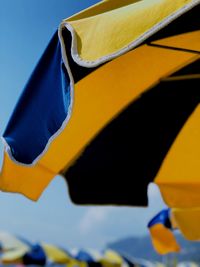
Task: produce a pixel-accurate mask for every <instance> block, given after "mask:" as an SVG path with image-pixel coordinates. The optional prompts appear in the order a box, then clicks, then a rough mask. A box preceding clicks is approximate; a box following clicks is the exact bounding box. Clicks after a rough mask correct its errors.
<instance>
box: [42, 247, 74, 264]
mask: <svg viewBox="0 0 200 267" xmlns="http://www.w3.org/2000/svg"><path fill="white" fill-rule="evenodd" d="M41 247H42V248H43V250H44V253H45V255H46V258H47V259H48V261H49V262H51V263H58V264H64V263H68V262H70V261H71V256H70V255H69V253H67V252H66V251H65V250H63V249H61V248H59V247H57V246H54V245H51V244H46V243H42V244H41Z"/></svg>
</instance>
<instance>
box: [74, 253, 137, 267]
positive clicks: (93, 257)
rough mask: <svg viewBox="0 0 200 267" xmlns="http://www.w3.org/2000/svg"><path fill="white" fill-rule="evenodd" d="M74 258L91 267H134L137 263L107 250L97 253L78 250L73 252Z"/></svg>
mask: <svg viewBox="0 0 200 267" xmlns="http://www.w3.org/2000/svg"><path fill="white" fill-rule="evenodd" d="M72 255H73V257H74V258H75V259H76V260H78V261H79V262H85V263H86V264H87V266H90V267H121V266H124V267H134V266H135V263H134V262H132V261H131V260H128V259H127V258H125V257H124V256H122V255H121V254H120V253H118V252H116V251H114V250H111V249H106V250H104V251H97V250H92V249H77V250H73V251H72Z"/></svg>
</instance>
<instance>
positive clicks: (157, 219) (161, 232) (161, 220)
mask: <svg viewBox="0 0 200 267" xmlns="http://www.w3.org/2000/svg"><path fill="white" fill-rule="evenodd" d="M170 212H171V211H170V209H164V210H162V211H160V212H159V213H158V214H156V215H155V216H154V217H153V218H152V219H151V220H150V222H149V223H148V229H149V232H150V236H151V240H152V244H153V247H154V249H155V250H156V252H157V253H159V254H162V255H164V254H168V253H172V252H179V251H180V246H179V244H178V243H177V241H176V238H175V236H174V234H173V230H174V226H173V224H172V221H171V217H170V216H171V215H170Z"/></svg>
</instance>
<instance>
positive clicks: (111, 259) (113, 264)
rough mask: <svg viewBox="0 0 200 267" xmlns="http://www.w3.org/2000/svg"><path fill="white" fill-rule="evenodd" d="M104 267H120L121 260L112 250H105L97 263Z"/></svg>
mask: <svg viewBox="0 0 200 267" xmlns="http://www.w3.org/2000/svg"><path fill="white" fill-rule="evenodd" d="M99 262H100V263H101V264H102V266H104V267H121V266H122V263H123V258H122V257H121V256H120V255H119V254H117V253H116V252H115V251H113V250H109V249H108V250H106V251H105V253H104V255H103V257H102V258H101V259H100V261H99Z"/></svg>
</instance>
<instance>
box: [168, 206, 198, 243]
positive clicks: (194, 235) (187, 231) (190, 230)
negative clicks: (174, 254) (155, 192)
mask: <svg viewBox="0 0 200 267" xmlns="http://www.w3.org/2000/svg"><path fill="white" fill-rule="evenodd" d="M172 219H173V220H174V221H175V223H176V225H177V228H178V229H179V230H180V231H181V233H182V234H183V236H184V237H185V238H186V239H188V240H192V241H199V240H200V228H199V225H200V208H194V209H178V208H173V209H172Z"/></svg>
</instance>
